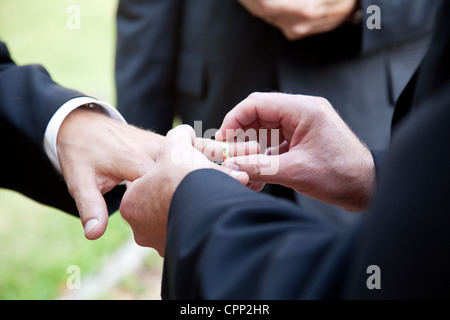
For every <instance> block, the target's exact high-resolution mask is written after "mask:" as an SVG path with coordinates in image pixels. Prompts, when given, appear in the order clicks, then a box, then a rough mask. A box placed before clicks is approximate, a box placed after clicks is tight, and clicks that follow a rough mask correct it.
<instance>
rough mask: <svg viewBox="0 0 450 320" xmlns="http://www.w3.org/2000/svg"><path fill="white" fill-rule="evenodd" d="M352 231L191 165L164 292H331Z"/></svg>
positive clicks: (186, 295) (173, 220)
mask: <svg viewBox="0 0 450 320" xmlns="http://www.w3.org/2000/svg"><path fill="white" fill-rule="evenodd" d="M352 237H353V233H352V232H350V233H346V232H345V229H340V227H337V226H336V225H335V224H333V223H331V222H329V221H328V220H323V219H322V218H320V217H319V216H317V215H311V214H307V213H305V212H302V211H301V210H300V209H299V208H298V207H297V206H295V205H294V204H292V203H290V202H287V201H284V200H280V199H276V198H273V197H270V196H267V195H265V194H262V193H255V192H253V191H250V190H248V189H247V188H246V187H244V186H242V185H241V184H239V183H238V182H236V181H235V180H233V179H231V178H230V177H228V176H226V175H224V174H223V173H220V172H218V171H213V170H200V171H196V172H193V173H191V174H190V175H188V176H187V177H186V179H185V180H184V181H183V182H182V183H181V185H180V186H179V188H178V189H177V191H176V193H175V195H174V198H173V201H172V207H171V212H170V218H169V228H168V235H167V239H168V240H167V250H166V255H165V266H164V268H165V269H164V283H163V297H164V298H169V299H254V298H257V299H294V298H318V297H322V298H327V297H328V298H329V297H336V296H338V295H339V290H340V288H341V287H342V286H341V285H340V282H341V281H343V278H342V277H339V276H338V275H340V274H341V273H342V272H343V271H344V270H343V269H342V267H343V266H345V264H346V260H347V258H348V252H349V248H350V247H351V246H352V243H351V238H352Z"/></svg>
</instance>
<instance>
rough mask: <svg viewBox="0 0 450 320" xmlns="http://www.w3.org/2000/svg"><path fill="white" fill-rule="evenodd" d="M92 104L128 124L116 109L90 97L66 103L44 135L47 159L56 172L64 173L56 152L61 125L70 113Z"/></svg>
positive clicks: (57, 112) (54, 116) (55, 115)
mask: <svg viewBox="0 0 450 320" xmlns="http://www.w3.org/2000/svg"><path fill="white" fill-rule="evenodd" d="M91 104H94V105H97V106H100V107H102V108H103V109H104V110H105V111H107V113H108V115H109V116H110V117H111V118H113V119H115V120H118V121H121V122H123V123H127V121H126V120H125V119H124V117H123V116H122V115H121V114H120V112H119V111H117V109H116V108H114V107H113V106H111V105H110V104H108V103H106V102H103V101H99V100H95V99H92V98H88V97H79V98H74V99H71V100H69V101H67V102H66V103H64V104H63V105H62V106H61V107H60V108H59V109H58V111H56V113H55V114H54V115H53V117H52V118H51V119H50V122H49V123H48V125H47V128H46V130H45V134H44V150H45V153H46V154H47V157H48V158H49V159H50V161H51V163H52V164H53V166H54V167H55V168H56V170H58V171H59V173H62V170H61V165H60V164H59V158H58V152H57V150H56V141H57V138H58V132H59V128H60V127H61V124H62V123H63V121H64V119H65V118H66V117H67V116H68V115H69V113H71V112H72V111H73V110H75V109H76V108H79V107H81V106H84V105H88V106H89V105H91Z"/></svg>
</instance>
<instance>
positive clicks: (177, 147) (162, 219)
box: [120, 125, 248, 256]
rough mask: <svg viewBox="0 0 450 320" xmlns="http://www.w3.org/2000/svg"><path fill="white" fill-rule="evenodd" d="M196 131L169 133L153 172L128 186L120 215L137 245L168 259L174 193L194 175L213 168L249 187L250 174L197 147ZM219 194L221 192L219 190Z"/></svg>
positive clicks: (186, 128)
mask: <svg viewBox="0 0 450 320" xmlns="http://www.w3.org/2000/svg"><path fill="white" fill-rule="evenodd" d="M194 144H195V132H194V130H193V129H192V128H191V127H189V126H187V125H181V126H178V127H177V128H175V129H172V130H171V131H169V133H168V134H167V136H166V139H165V142H164V144H163V145H162V146H161V150H160V152H159V155H158V158H157V160H156V163H155V165H154V166H153V167H152V169H151V170H150V171H149V172H148V173H147V174H146V175H145V176H143V177H142V178H141V179H138V180H136V181H134V182H133V183H130V184H128V188H127V191H126V193H125V195H124V197H123V200H122V204H121V206H120V212H121V214H122V216H123V217H124V219H125V220H126V221H127V222H128V223H129V224H130V226H131V228H132V229H133V232H134V237H135V240H136V243H138V244H139V245H142V246H148V247H152V248H155V249H156V250H157V251H158V252H159V254H160V255H161V256H164V250H165V241H166V231H167V218H168V213H169V207H170V203H171V201H172V197H173V194H174V192H175V190H176V188H177V187H178V185H179V184H180V182H181V181H182V180H183V178H184V177H185V176H186V175H187V174H188V173H190V172H192V171H195V170H198V169H204V168H212V169H216V170H220V171H222V172H225V173H227V174H229V175H230V176H232V177H234V178H235V179H237V180H238V181H240V182H241V183H242V184H244V185H245V184H247V182H248V175H247V174H246V173H244V172H237V171H234V170H231V169H229V168H225V167H221V166H219V165H217V164H214V163H213V162H211V161H210V160H209V159H207V158H206V157H205V156H204V155H203V154H202V153H201V152H200V151H199V150H197V149H195V148H194ZM217 191H218V192H219V191H220V190H217Z"/></svg>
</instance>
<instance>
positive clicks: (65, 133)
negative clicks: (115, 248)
mask: <svg viewBox="0 0 450 320" xmlns="http://www.w3.org/2000/svg"><path fill="white" fill-rule="evenodd" d="M163 139H164V137H162V136H160V135H158V134H155V133H153V132H150V131H145V130H141V129H138V128H136V127H133V126H130V125H126V124H123V123H121V122H119V121H116V120H113V119H110V118H109V117H107V116H105V115H103V114H102V112H101V111H94V110H92V109H85V108H78V109H76V110H74V111H72V112H71V113H70V114H69V115H68V116H67V118H66V119H65V120H64V121H63V123H62V125H61V127H60V130H59V133H58V139H57V151H58V155H59V161H60V164H61V169H62V173H63V176H64V180H65V182H66V184H67V186H68V190H69V193H70V194H71V195H72V197H73V198H74V199H75V202H76V205H77V208H78V211H79V215H80V218H81V222H82V224H83V226H84V230H85V236H86V238H88V239H91V240H93V239H97V238H99V237H100V236H101V235H102V234H103V233H104V232H105V229H106V225H107V222H108V211H107V207H106V203H105V200H104V198H103V195H104V194H105V193H107V192H108V191H110V190H112V189H113V188H114V187H115V186H116V185H118V184H120V183H121V182H123V181H125V180H127V181H133V180H135V179H138V178H140V177H141V176H143V175H144V174H145V173H146V172H147V171H148V170H149V169H150V168H151V167H152V165H153V164H154V159H156V156H157V154H158V151H159V147H160V144H161V142H162V141H163Z"/></svg>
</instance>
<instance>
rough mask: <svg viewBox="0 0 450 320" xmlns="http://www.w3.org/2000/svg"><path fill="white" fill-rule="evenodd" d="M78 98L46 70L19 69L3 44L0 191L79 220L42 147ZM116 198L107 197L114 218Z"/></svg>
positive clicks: (0, 59)
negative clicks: (56, 119) (54, 121)
mask: <svg viewBox="0 0 450 320" xmlns="http://www.w3.org/2000/svg"><path fill="white" fill-rule="evenodd" d="M79 96H83V94H81V93H80V92H77V91H75V90H71V89H67V88H63V87H61V86H59V85H58V84H56V83H55V82H53V81H52V79H51V77H50V75H49V74H48V72H47V71H46V70H45V69H44V68H43V67H42V66H39V65H27V66H17V65H16V64H15V63H14V62H13V61H12V59H11V57H10V54H9V52H8V49H7V47H6V45H5V43H3V42H0V137H1V140H0V147H1V157H0V187H2V188H8V189H12V190H15V191H18V192H20V193H22V194H24V195H26V196H28V197H30V198H32V199H34V200H36V201H38V202H40V203H42V204H46V205H50V206H53V207H56V208H58V209H60V210H63V211H66V212H68V213H71V214H74V215H78V211H77V208H76V206H75V202H74V200H73V199H72V197H71V196H70V194H69V193H68V191H67V186H66V184H65V183H64V181H63V179H62V177H61V176H60V175H59V174H58V173H56V171H55V170H54V168H53V166H52V165H51V163H50V161H49V160H48V158H47V156H46V155H45V153H44V149H43V141H44V133H45V129H46V127H47V124H48V122H49V121H50V119H51V117H52V116H53V114H54V113H55V112H56V110H58V108H59V107H61V106H62V105H63V104H64V103H65V102H67V101H68V100H70V99H72V98H75V97H79ZM114 192H116V191H114ZM114 192H113V193H111V194H109V195H107V197H106V198H107V199H108V202H107V203H108V205H109V211H110V212H114V211H115V210H117V209H118V207H119V201H118V200H117V194H114ZM122 192H123V190H122Z"/></svg>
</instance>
